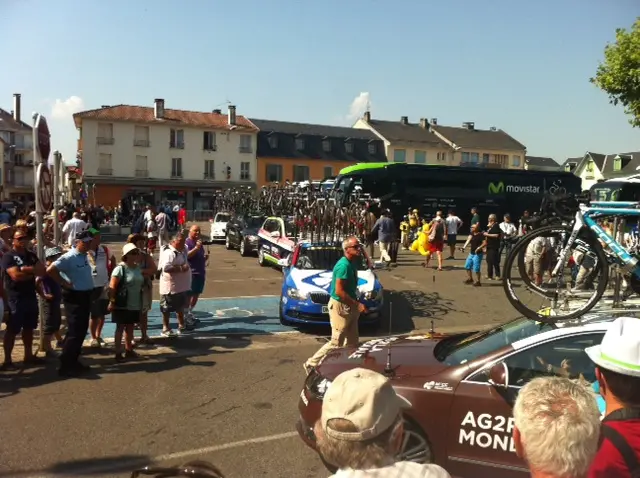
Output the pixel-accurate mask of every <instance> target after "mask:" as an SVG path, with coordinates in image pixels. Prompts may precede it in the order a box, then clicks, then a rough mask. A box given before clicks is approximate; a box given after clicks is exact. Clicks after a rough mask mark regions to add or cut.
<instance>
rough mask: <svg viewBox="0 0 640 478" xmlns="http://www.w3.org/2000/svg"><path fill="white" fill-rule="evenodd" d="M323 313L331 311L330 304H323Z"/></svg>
mask: <svg viewBox="0 0 640 478" xmlns="http://www.w3.org/2000/svg"><path fill="white" fill-rule="evenodd" d="M322 313H323V314H328V313H329V306H328V305H323V306H322Z"/></svg>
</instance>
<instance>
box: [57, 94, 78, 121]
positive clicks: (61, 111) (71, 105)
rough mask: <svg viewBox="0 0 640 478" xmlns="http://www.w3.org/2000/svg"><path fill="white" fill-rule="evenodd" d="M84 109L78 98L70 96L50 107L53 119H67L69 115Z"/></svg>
mask: <svg viewBox="0 0 640 478" xmlns="http://www.w3.org/2000/svg"><path fill="white" fill-rule="evenodd" d="M83 109H84V101H83V99H82V98H80V97H79V96H70V97H69V98H67V99H66V100H60V99H57V100H56V101H55V102H54V103H53V106H52V107H51V117H52V118H54V119H69V118H70V117H71V115H73V114H74V113H77V112H78V111H82V110H83Z"/></svg>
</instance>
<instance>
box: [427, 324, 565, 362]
mask: <svg viewBox="0 0 640 478" xmlns="http://www.w3.org/2000/svg"><path fill="white" fill-rule="evenodd" d="M553 328H554V326H553V325H549V324H544V323H538V322H535V321H533V320H531V319H523V318H521V319H516V320H512V321H511V322H507V323H506V324H503V325H500V326H499V327H496V328H493V329H490V330H488V331H484V332H478V333H477V334H473V335H463V336H454V337H452V338H450V339H445V340H443V341H441V342H440V343H439V344H438V346H437V347H436V348H435V350H434V354H435V356H436V358H437V359H438V360H439V361H441V362H444V363H445V364H447V365H451V366H455V365H461V364H464V363H467V362H471V361H473V360H476V359H478V358H480V357H482V356H484V355H487V354H490V353H493V352H495V351H496V350H498V349H501V348H502V347H508V346H509V345H511V344H512V343H513V342H517V341H518V340H522V339H526V338H528V337H533V336H534V335H537V334H539V333H542V332H546V331H548V330H553Z"/></svg>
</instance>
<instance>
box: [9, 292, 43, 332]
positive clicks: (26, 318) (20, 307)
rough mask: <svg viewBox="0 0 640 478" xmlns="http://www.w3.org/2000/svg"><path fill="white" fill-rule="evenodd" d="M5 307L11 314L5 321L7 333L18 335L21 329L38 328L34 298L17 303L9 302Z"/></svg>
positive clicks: (36, 304) (36, 302)
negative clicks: (7, 307)
mask: <svg viewBox="0 0 640 478" xmlns="http://www.w3.org/2000/svg"><path fill="white" fill-rule="evenodd" d="M7 305H8V306H9V311H10V312H11V315H10V316H9V317H8V318H7V321H6V324H7V330H8V331H10V332H12V333H14V334H19V333H20V332H22V329H26V330H35V329H37V328H38V301H37V299H36V298H35V297H34V298H29V299H21V300H19V301H15V300H10V301H9V304H7Z"/></svg>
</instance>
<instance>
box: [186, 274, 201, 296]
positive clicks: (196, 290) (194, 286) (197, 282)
mask: <svg viewBox="0 0 640 478" xmlns="http://www.w3.org/2000/svg"><path fill="white" fill-rule="evenodd" d="M204 282H205V276H204V275H200V274H197V275H191V290H190V291H189V295H200V294H202V292H203V291H204Z"/></svg>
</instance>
